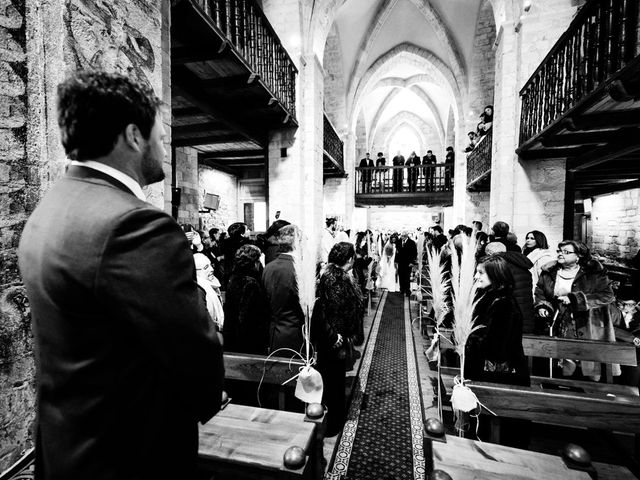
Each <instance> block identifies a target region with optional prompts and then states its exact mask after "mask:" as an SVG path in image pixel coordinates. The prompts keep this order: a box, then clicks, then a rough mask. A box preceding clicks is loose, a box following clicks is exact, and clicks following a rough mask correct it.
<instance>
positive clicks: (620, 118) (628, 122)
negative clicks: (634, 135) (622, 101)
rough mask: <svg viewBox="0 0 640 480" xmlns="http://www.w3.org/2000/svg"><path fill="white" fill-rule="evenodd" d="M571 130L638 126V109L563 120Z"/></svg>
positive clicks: (639, 112)
mask: <svg viewBox="0 0 640 480" xmlns="http://www.w3.org/2000/svg"><path fill="white" fill-rule="evenodd" d="M564 125H565V126H566V127H567V129H568V130H571V131H578V130H582V131H588V130H601V129H603V128H609V129H611V128H623V127H640V110H638V109H635V110H621V111H614V112H599V113H590V114H588V115H580V116H575V117H572V118H568V119H566V120H565V124H564Z"/></svg>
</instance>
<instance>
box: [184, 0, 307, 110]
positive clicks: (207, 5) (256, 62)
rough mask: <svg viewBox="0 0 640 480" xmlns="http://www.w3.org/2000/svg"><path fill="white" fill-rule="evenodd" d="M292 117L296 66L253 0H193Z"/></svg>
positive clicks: (294, 101) (294, 99) (294, 107)
mask: <svg viewBox="0 0 640 480" xmlns="http://www.w3.org/2000/svg"><path fill="white" fill-rule="evenodd" d="M195 2H196V3H197V4H198V5H199V6H200V8H202V10H204V12H205V13H206V14H207V15H208V16H209V17H210V18H211V19H212V20H213V22H214V23H215V25H216V26H217V27H218V29H220V31H221V32H222V33H223V35H224V36H225V38H226V39H227V40H228V41H229V43H231V45H233V46H234V48H235V49H236V50H237V51H238V52H239V53H240V54H241V56H242V57H243V58H244V59H245V60H246V62H247V63H248V64H249V66H250V67H251V69H252V70H253V71H254V72H255V73H257V74H258V75H259V76H260V78H261V79H262V81H263V82H264V83H265V85H266V86H267V87H268V88H269V89H270V90H271V93H273V94H274V96H275V98H276V99H277V100H278V101H280V103H281V104H282V105H283V106H284V107H285V108H286V109H287V110H288V111H289V114H290V115H291V116H292V117H294V118H295V112H296V74H297V73H298V69H297V68H296V66H295V65H294V63H293V61H292V60H291V57H289V54H288V53H287V51H286V50H285V48H284V47H283V46H282V43H281V42H280V39H279V38H278V35H277V34H276V32H275V31H274V30H273V27H272V26H271V24H270V23H269V20H267V17H266V16H265V14H264V12H263V11H262V9H261V8H260V6H259V5H258V4H257V3H256V1H255V0H195Z"/></svg>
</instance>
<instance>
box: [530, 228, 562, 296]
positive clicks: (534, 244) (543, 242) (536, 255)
mask: <svg viewBox="0 0 640 480" xmlns="http://www.w3.org/2000/svg"><path fill="white" fill-rule="evenodd" d="M522 253H524V254H525V255H526V256H527V257H528V258H529V260H531V263H533V267H531V277H532V279H533V289H534V293H535V288H536V285H537V284H538V278H540V272H542V267H544V266H545V265H548V264H549V263H552V262H554V261H555V259H556V258H555V256H554V255H553V253H552V252H551V250H549V242H548V241H547V237H546V236H545V234H544V233H542V232H541V231H539V230H532V231H530V232H529V233H527V236H526V238H525V241H524V248H523V249H522Z"/></svg>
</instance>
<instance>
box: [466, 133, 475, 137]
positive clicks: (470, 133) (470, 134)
mask: <svg viewBox="0 0 640 480" xmlns="http://www.w3.org/2000/svg"><path fill="white" fill-rule="evenodd" d="M475 134H476V132H468V133H467V136H469V135H475Z"/></svg>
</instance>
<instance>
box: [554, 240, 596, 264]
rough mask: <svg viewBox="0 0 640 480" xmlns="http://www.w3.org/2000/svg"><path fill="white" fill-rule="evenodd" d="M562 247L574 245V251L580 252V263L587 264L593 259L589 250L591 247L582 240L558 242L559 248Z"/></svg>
mask: <svg viewBox="0 0 640 480" xmlns="http://www.w3.org/2000/svg"><path fill="white" fill-rule="evenodd" d="M562 247H572V248H573V251H574V252H576V254H578V264H579V265H581V266H582V265H586V264H587V263H588V262H589V261H591V252H589V247H587V246H586V245H585V244H584V243H582V242H577V241H575V240H563V241H561V242H560V243H559V244H558V248H562Z"/></svg>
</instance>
